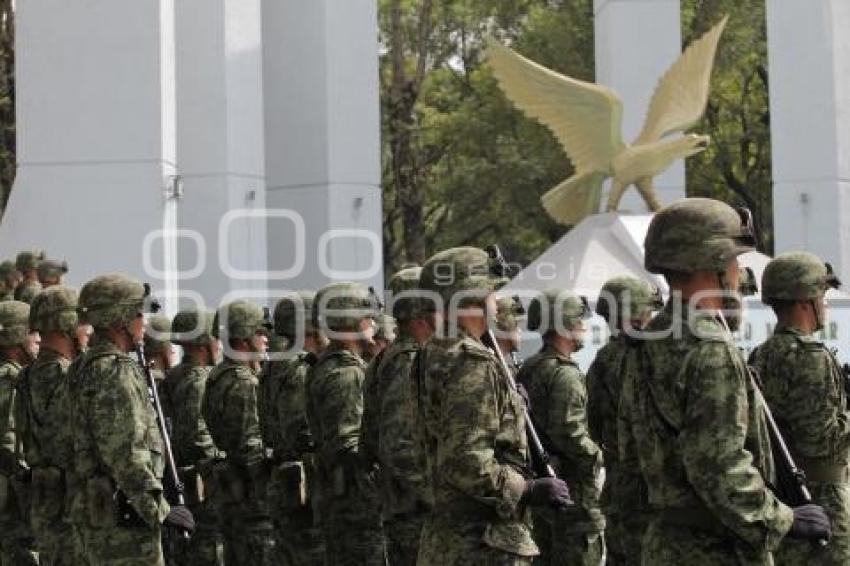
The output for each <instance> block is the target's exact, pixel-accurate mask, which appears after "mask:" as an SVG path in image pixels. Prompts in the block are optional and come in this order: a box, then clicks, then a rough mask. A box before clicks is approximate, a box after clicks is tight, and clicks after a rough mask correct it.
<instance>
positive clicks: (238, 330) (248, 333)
mask: <svg viewBox="0 0 850 566" xmlns="http://www.w3.org/2000/svg"><path fill="white" fill-rule="evenodd" d="M264 324H265V315H264V314H263V309H261V308H260V307H259V306H257V305H255V304H254V303H252V302H250V301H243V300H239V301H233V302H232V303H229V304H227V305H224V306H223V307H221V308H219V309H218V311H217V312H216V314H215V320H214V321H213V336H215V337H216V338H221V339H222V340H223V341H227V340H250V339H251V338H252V337H253V336H254V335H255V334H256V333H257V332H263V331H264V330H265V326H264Z"/></svg>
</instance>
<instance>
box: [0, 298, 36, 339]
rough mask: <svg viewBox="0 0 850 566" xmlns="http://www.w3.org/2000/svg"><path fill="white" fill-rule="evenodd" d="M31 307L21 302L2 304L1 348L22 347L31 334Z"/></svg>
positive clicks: (0, 304)
mask: <svg viewBox="0 0 850 566" xmlns="http://www.w3.org/2000/svg"><path fill="white" fill-rule="evenodd" d="M29 318H30V306H29V305H28V304H26V303H22V302H21V301H3V302H2V303H0V347H9V346H21V345H23V344H24V343H25V342H26V340H27V335H29V333H30V326H29Z"/></svg>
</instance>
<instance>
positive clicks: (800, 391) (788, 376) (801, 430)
mask: <svg viewBox="0 0 850 566" xmlns="http://www.w3.org/2000/svg"><path fill="white" fill-rule="evenodd" d="M839 285H840V282H839V280H838V278H837V277H836V276H835V274H833V272H832V267H831V266H830V265H829V264H825V263H824V262H823V261H822V260H821V259H820V258H819V257H817V256H815V255H813V254H810V253H806V252H790V253H785V254H782V255H780V256H777V257H776V258H775V259H773V260H772V261H771V262H770V263H769V264H768V265H767V267H766V268H765V270H764V274H763V275H762V293H761V297H762V301H763V302H764V303H765V304H767V305H769V306H770V307H771V308H772V309H773V311H774V312H775V313H776V318H777V319H778V324H777V326H776V329H775V330H774V333H773V336H772V337H771V338H769V339H768V340H767V341H766V342H765V343H764V344H762V345H761V346H759V347H758V348H757V349H756V350H755V351H754V352H753V354H752V357H751V360H752V362H753V365H754V366H755V367H756V368H757V369H758V370H759V373H760V375H761V377H762V381H763V383H764V396H765V398H766V399H767V402H768V403H769V405H770V407H771V408H772V409H773V414H774V415H775V417H776V420H777V422H778V423H779V426H780V427H781V430H782V433H783V435H784V437H785V439H786V441H787V442H788V445H789V447H790V449H791V451H792V453H793V454H794V457H795V460H796V463H797V465H798V466H800V467H801V468H802V469H803V471H804V472H805V473H806V480H808V482H809V488H810V489H811V492H812V498H813V499H814V502H815V503H817V504H818V505H822V506H823V507H824V508H825V509H826V512H827V514H828V515H829V518H830V520H831V522H832V539H831V540H830V541H829V544H828V545H827V546H817V545H812V544H807V543H806V542H804V541H791V540H789V541H785V542H783V543H782V546H781V547H780V548H779V551H778V552H777V556H776V562H777V564H819V565H820V564H824V565H838V564H850V469H848V462H850V410H848V407H847V393H846V390H845V377H844V375H843V373H842V370H841V368H840V366H839V364H838V361H837V360H836V359H835V356H834V354H833V353H832V352H831V351H830V350H829V349H828V348H827V347H826V346H825V345H824V344H823V342H821V341H820V340H818V338H817V337H816V336H814V334H815V333H816V332H818V331H819V330H822V329H823V328H824V326H825V324H826V318H827V305H826V301H825V298H824V295H825V293H826V291H827V289H830V288H833V289H837V288H838V287H839Z"/></svg>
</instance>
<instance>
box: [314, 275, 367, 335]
mask: <svg viewBox="0 0 850 566" xmlns="http://www.w3.org/2000/svg"><path fill="white" fill-rule="evenodd" d="M378 314H379V310H378V305H377V304H376V301H375V297H374V295H373V294H372V293H370V292H369V289H367V288H366V287H364V286H363V285H361V284H360V283H352V282H343V283H331V284H330V285H326V286H325V287H322V288H321V289H320V290H319V292H318V293H317V294H316V300H315V302H314V303H313V324H314V325H315V326H316V327H318V328H320V329H322V330H326V329H327V330H330V331H333V332H348V331H356V330H357V326H358V324H359V323H360V321H361V320H362V319H364V318H377V316H378Z"/></svg>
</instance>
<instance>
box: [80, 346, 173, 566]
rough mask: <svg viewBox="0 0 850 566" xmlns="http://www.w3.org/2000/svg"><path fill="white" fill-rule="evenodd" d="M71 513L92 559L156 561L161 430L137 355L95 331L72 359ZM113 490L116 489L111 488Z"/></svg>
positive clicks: (161, 503) (163, 511) (161, 506)
mask: <svg viewBox="0 0 850 566" xmlns="http://www.w3.org/2000/svg"><path fill="white" fill-rule="evenodd" d="M69 382H70V387H71V395H70V397H71V423H72V427H71V428H72V434H73V449H74V457H73V470H74V472H73V478H72V480H71V482H70V483H71V485H72V486H73V488H72V491H73V492H74V496H73V500H74V501H73V504H72V519H73V522H74V525H75V526H76V527H77V528H78V529H79V530H80V534H81V537H82V544H83V552H84V555H85V559H86V560H87V561H88V563H90V564H139V565H141V564H162V563H163V556H162V547H161V542H160V525H161V523H162V521H163V520H164V519H165V517H166V515H167V514H168V511H169V506H168V503H166V501H165V498H164V497H163V494H162V482H161V478H162V474H163V469H164V462H163V458H162V438H161V437H160V433H159V430H158V428H157V425H156V418H155V416H154V412H153V409H152V407H151V403H150V398H149V395H148V388H147V383H146V381H145V376H144V374H143V372H142V369H141V367H140V366H139V364H138V362H137V361H136V360H135V359H133V358H132V357H131V356H130V355H128V354H127V353H125V352H122V351H120V350H119V349H118V348H117V347H116V346H115V345H114V344H113V343H112V342H110V341H109V340H107V339H105V338H104V337H102V336H100V335H98V334H95V336H94V337H93V339H92V344H91V347H90V348H89V350H88V351H87V352H86V353H85V354H83V355H82V356H81V357H80V358H78V359H77V360H76V361H75V362H74V363H73V364H72V366H71V370H70V377H69ZM116 491H117V493H116Z"/></svg>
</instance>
